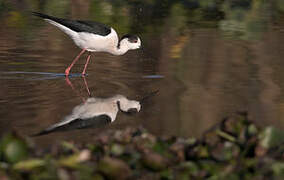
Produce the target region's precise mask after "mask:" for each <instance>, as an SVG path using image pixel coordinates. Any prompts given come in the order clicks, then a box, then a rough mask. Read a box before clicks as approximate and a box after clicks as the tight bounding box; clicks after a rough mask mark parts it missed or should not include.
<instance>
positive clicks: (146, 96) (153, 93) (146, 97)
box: [139, 90, 159, 104]
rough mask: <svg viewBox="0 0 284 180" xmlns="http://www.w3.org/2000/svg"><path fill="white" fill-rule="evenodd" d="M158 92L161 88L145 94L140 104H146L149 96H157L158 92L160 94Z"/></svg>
mask: <svg viewBox="0 0 284 180" xmlns="http://www.w3.org/2000/svg"><path fill="white" fill-rule="evenodd" d="M158 92H159V90H156V91H153V92H151V93H149V94H147V95H145V96H144V97H142V98H141V99H140V100H139V102H140V104H144V103H145V101H146V100H147V99H149V98H151V97H153V96H155V95H156V94H158Z"/></svg>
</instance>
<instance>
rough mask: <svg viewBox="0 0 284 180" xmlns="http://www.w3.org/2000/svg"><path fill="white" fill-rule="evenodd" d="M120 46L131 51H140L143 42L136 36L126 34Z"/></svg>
mask: <svg viewBox="0 0 284 180" xmlns="http://www.w3.org/2000/svg"><path fill="white" fill-rule="evenodd" d="M120 46H126V47H127V48H128V49H129V50H133V49H139V48H140V47H141V40H140V38H139V37H138V36H136V35H130V34H126V35H124V36H122V38H121V40H120Z"/></svg>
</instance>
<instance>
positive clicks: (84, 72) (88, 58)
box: [82, 54, 91, 76]
mask: <svg viewBox="0 0 284 180" xmlns="http://www.w3.org/2000/svg"><path fill="white" fill-rule="evenodd" d="M90 58H91V54H89V55H88V57H87V61H86V64H85V67H84V70H83V72H82V76H85V75H86V69H87V66H88V64H89V61H90Z"/></svg>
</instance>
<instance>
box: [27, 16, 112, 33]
mask: <svg viewBox="0 0 284 180" xmlns="http://www.w3.org/2000/svg"><path fill="white" fill-rule="evenodd" d="M32 14H33V15H35V16H38V17H41V18H44V19H50V20H52V21H55V22H57V23H59V24H62V25H63V26H66V27H68V28H70V29H71V30H73V31H76V32H88V33H93V34H98V35H101V36H107V35H108V34H110V32H111V29H110V27H108V26H107V25H105V24H102V23H99V22H94V21H81V20H69V19H62V18H57V17H52V16H49V15H46V14H42V13H38V12H32Z"/></svg>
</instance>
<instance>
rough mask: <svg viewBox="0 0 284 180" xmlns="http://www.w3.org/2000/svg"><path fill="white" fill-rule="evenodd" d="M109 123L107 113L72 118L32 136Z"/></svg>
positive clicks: (101, 125) (102, 125)
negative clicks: (83, 117)
mask: <svg viewBox="0 0 284 180" xmlns="http://www.w3.org/2000/svg"><path fill="white" fill-rule="evenodd" d="M109 123H111V118H110V117H109V116H108V115H105V114H103V115H99V116H95V117H92V118H88V119H74V120H73V121H71V122H70V123H67V124H64V125H62V126H58V127H55V128H51V129H49V128H47V129H45V130H43V131H40V132H39V133H36V134H34V135H32V136H41V135H45V134H49V133H52V132H59V131H69V130H74V129H86V128H100V127H104V126H106V125H107V124H109Z"/></svg>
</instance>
